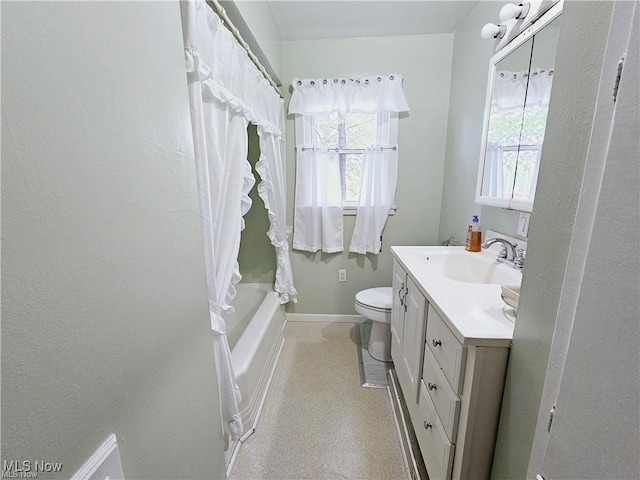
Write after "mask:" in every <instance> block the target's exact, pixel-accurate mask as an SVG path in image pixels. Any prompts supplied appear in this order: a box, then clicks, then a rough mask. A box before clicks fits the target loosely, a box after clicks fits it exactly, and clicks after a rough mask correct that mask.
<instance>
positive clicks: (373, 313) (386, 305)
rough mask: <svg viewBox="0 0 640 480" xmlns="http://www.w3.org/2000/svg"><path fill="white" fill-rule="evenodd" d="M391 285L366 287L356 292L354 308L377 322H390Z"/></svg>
mask: <svg viewBox="0 0 640 480" xmlns="http://www.w3.org/2000/svg"><path fill="white" fill-rule="evenodd" d="M392 297H393V293H392V290H391V287H376V288H368V289H366V290H362V291H360V292H358V293H356V301H355V309H356V312H358V313H359V314H360V315H363V316H365V317H367V318H369V319H371V320H374V321H377V322H384V323H391V304H392Z"/></svg>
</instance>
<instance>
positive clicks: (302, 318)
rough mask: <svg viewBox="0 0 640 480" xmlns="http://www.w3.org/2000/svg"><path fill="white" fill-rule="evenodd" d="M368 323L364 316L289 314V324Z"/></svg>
mask: <svg viewBox="0 0 640 480" xmlns="http://www.w3.org/2000/svg"><path fill="white" fill-rule="evenodd" d="M367 321H368V320H367V319H366V318H365V317H363V316H362V315H340V314H320V313H287V322H313V323H365V322H367Z"/></svg>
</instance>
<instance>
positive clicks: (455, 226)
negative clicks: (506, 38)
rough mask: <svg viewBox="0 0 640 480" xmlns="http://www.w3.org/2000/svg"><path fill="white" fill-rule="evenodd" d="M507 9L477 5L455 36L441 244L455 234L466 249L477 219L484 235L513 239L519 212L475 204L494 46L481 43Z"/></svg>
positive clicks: (484, 4)
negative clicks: (498, 234)
mask: <svg viewBox="0 0 640 480" xmlns="http://www.w3.org/2000/svg"><path fill="white" fill-rule="evenodd" d="M503 5H504V2H492V1H486V2H478V5H477V6H476V8H474V9H473V11H472V12H471V14H469V15H468V16H467V18H466V19H465V20H464V22H463V23H462V24H461V25H460V27H458V30H456V33H455V41H454V47H453V65H452V72H451V99H450V102H449V105H450V108H449V122H448V128H447V153H446V160H445V171H444V188H443V194H442V210H441V213H440V235H439V239H440V241H442V240H446V239H447V238H449V236H450V235H452V234H453V235H455V236H456V238H457V240H458V244H459V245H463V244H464V240H465V235H466V229H467V226H468V224H469V222H470V221H471V217H472V216H473V215H480V224H481V225H482V228H483V230H484V229H487V228H490V229H492V230H495V231H499V232H503V233H506V234H509V235H513V234H514V233H515V229H516V226H517V223H518V218H519V212H514V211H510V210H506V209H501V208H495V207H485V206H480V205H477V204H476V203H475V195H476V180H477V175H478V162H479V158H480V142H481V140H482V123H483V121H484V105H485V96H486V93H487V79H488V74H489V59H490V58H491V57H492V56H493V53H494V42H493V41H489V40H483V39H482V38H480V29H481V28H482V26H483V25H484V24H485V23H487V22H490V21H495V20H496V19H497V18H498V13H499V12H500V9H501V8H502V6H503Z"/></svg>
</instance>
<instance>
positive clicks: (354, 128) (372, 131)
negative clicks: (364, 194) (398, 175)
mask: <svg viewBox="0 0 640 480" xmlns="http://www.w3.org/2000/svg"><path fill="white" fill-rule="evenodd" d="M377 117H378V116H377V114H375V113H374V114H371V113H345V114H341V113H337V112H335V113H332V114H324V115H314V117H313V122H314V131H315V145H314V146H315V147H327V148H337V149H338V154H339V156H340V181H341V189H342V202H343V206H350V205H351V204H353V205H355V204H356V203H357V202H358V198H359V196H360V184H361V183H362V156H363V154H364V151H365V149H366V148H367V147H368V146H371V145H374V144H375V143H376V126H377V125H376V124H377Z"/></svg>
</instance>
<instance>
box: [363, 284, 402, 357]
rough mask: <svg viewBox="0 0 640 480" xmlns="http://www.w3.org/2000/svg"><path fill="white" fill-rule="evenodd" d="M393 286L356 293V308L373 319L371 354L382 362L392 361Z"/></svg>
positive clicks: (370, 341) (370, 343) (370, 342)
mask: <svg viewBox="0 0 640 480" xmlns="http://www.w3.org/2000/svg"><path fill="white" fill-rule="evenodd" d="M392 296H393V293H392V292H391V287H376V288H368V289H366V290H361V291H359V292H358V293H356V301H355V305H354V306H355V309H356V312H358V313H359V314H360V315H362V316H363V317H365V318H368V319H369V320H371V334H370V335H369V346H368V350H369V354H370V355H371V356H372V357H373V358H375V359H376V360H380V361H381V362H390V361H391V302H392Z"/></svg>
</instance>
